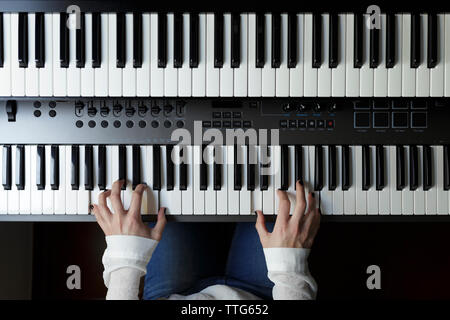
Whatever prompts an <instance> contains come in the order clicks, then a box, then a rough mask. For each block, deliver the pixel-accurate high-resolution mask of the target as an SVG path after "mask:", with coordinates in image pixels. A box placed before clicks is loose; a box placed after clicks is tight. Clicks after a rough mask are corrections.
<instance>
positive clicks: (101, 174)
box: [95, 145, 134, 190]
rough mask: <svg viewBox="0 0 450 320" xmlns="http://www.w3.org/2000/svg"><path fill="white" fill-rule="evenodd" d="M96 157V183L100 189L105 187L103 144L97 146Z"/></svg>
mask: <svg viewBox="0 0 450 320" xmlns="http://www.w3.org/2000/svg"><path fill="white" fill-rule="evenodd" d="M133 151H134V150H133ZM97 159H98V163H96V164H95V165H96V166H97V168H98V170H97V173H98V174H97V185H98V188H99V189H100V190H105V189H106V169H107V168H106V165H107V163H106V146H105V145H99V146H98V156H97ZM133 162H134V154H133ZM133 164H134V163H133ZM133 173H134V171H133ZM133 178H134V177H133ZM133 180H134V179H133Z"/></svg>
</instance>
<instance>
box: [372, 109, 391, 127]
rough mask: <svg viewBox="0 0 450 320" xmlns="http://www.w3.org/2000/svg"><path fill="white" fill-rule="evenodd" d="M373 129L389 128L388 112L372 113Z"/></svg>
mask: <svg viewBox="0 0 450 320" xmlns="http://www.w3.org/2000/svg"><path fill="white" fill-rule="evenodd" d="M373 127H374V128H389V112H374V113H373Z"/></svg>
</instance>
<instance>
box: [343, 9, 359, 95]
mask: <svg viewBox="0 0 450 320" xmlns="http://www.w3.org/2000/svg"><path fill="white" fill-rule="evenodd" d="M355 17H357V15H354V14H352V13H350V14H347V21H346V34H345V43H346V48H345V95H346V96H348V97H357V96H359V69H358V68H359V67H358V68H356V67H355V60H358V59H359V58H358V57H357V55H358V54H359V52H357V51H358V50H357V49H356V47H355V39H356V38H357V37H356V36H355V30H356V29H357V27H356V24H355ZM358 32H359V31H358ZM356 35H359V34H358V33H357V34H356ZM358 45H359V43H358ZM358 65H359V62H358V63H357V66H358Z"/></svg>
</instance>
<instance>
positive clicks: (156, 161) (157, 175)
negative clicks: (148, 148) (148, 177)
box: [152, 145, 161, 191]
mask: <svg viewBox="0 0 450 320" xmlns="http://www.w3.org/2000/svg"><path fill="white" fill-rule="evenodd" d="M152 163H153V190H156V191H160V190H161V146H160V145H154V146H153V162H152Z"/></svg>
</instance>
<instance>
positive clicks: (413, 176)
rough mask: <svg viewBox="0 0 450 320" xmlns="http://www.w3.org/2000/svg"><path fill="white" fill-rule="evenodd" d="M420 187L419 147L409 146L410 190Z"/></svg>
mask: <svg viewBox="0 0 450 320" xmlns="http://www.w3.org/2000/svg"><path fill="white" fill-rule="evenodd" d="M418 187H419V152H418V150H417V146H409V189H410V190H411V191H414V190H416V189H417V188H418Z"/></svg>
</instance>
